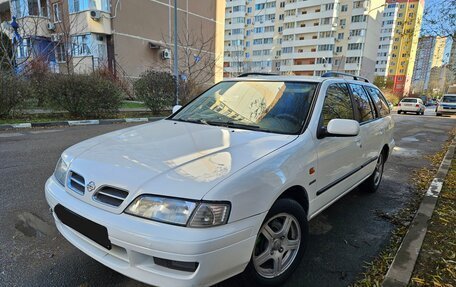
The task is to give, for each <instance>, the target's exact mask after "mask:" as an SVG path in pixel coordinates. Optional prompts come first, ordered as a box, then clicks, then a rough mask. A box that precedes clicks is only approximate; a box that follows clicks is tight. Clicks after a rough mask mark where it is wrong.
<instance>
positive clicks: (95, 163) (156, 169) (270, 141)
mask: <svg viewBox="0 0 456 287" xmlns="http://www.w3.org/2000/svg"><path fill="white" fill-rule="evenodd" d="M296 137H297V136H296V135H281V134H273V133H265V132H258V131H250V130H240V129H230V128H224V127H217V126H209V125H202V124H193V123H184V122H177V121H172V120H161V121H158V122H154V123H150V124H144V125H140V126H136V127H133V128H128V129H125V130H120V131H116V132H113V133H108V134H106V135H102V136H99V137H96V138H93V139H90V140H87V141H84V142H82V143H80V144H77V145H75V146H73V147H71V148H69V149H67V150H66V151H65V152H64V154H63V158H64V159H65V160H66V161H67V162H71V164H70V170H72V171H74V172H77V173H79V174H80V175H82V176H83V177H84V179H85V183H86V184H87V183H88V182H90V181H93V182H94V183H95V184H96V186H97V187H101V186H104V185H108V186H113V187H117V188H120V189H124V190H127V191H128V192H129V196H128V198H129V200H130V201H131V200H132V198H135V197H136V196H137V195H139V194H143V193H148V194H157V195H165V196H173V197H181V198H188V199H197V200H200V199H202V198H203V197H204V195H205V194H206V193H207V192H208V191H209V190H210V189H211V188H213V187H214V186H215V185H216V184H218V183H220V182H221V181H223V180H224V179H226V178H227V177H229V176H230V175H231V174H233V173H235V172H237V171H238V170H240V169H242V168H243V167H245V166H246V165H248V164H250V163H252V162H254V161H255V160H258V159H259V158H261V157H263V156H265V155H267V154H268V153H270V152H272V151H274V150H276V149H278V148H280V147H282V146H284V145H286V144H287V143H289V142H291V141H293V140H294V139H295V138H296Z"/></svg>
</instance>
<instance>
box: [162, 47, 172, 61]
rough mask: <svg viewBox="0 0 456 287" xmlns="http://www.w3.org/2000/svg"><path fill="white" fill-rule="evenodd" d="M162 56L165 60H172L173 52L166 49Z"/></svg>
mask: <svg viewBox="0 0 456 287" xmlns="http://www.w3.org/2000/svg"><path fill="white" fill-rule="evenodd" d="M161 56H162V59H163V60H168V59H171V52H170V51H169V50H168V49H165V50H163V51H162V53H161Z"/></svg>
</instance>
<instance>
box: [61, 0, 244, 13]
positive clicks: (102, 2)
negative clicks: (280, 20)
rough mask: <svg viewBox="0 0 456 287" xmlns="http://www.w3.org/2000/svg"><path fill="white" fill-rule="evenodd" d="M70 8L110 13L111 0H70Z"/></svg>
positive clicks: (76, 10) (79, 10) (74, 10)
mask: <svg viewBox="0 0 456 287" xmlns="http://www.w3.org/2000/svg"><path fill="white" fill-rule="evenodd" d="M236 7H239V6H235V7H233V11H234V10H235V9H236ZM243 7H244V6H243ZM68 8H69V10H70V13H77V12H81V11H87V10H100V11H104V12H108V13H109V0H68Z"/></svg>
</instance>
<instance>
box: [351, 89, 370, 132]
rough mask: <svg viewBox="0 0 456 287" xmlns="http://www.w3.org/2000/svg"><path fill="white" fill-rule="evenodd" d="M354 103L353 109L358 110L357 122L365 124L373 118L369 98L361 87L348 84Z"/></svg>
mask: <svg viewBox="0 0 456 287" xmlns="http://www.w3.org/2000/svg"><path fill="white" fill-rule="evenodd" d="M349 86H350V89H351V91H352V93H353V100H354V101H355V108H356V109H357V110H358V114H359V122H360V123H362V122H366V121H369V120H372V119H373V118H374V111H373V109H372V106H371V103H370V100H369V96H368V95H367V93H366V91H365V90H364V89H363V87H362V86H361V85H356V84H349Z"/></svg>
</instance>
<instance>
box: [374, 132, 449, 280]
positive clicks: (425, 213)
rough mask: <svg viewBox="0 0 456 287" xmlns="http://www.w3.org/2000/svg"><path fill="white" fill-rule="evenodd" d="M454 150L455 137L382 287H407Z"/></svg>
mask: <svg viewBox="0 0 456 287" xmlns="http://www.w3.org/2000/svg"><path fill="white" fill-rule="evenodd" d="M455 149H456V137H455V138H453V141H452V143H451V144H450V146H449V147H448V151H447V153H446V154H445V157H444V158H443V160H442V163H441V164H440V167H439V170H438V171H437V174H436V176H435V178H434V179H433V180H432V182H431V185H430V186H429V189H428V190H427V192H426V195H425V196H424V198H423V200H422V202H421V204H420V206H419V208H418V211H417V212H416V215H415V217H414V219H413V221H412V223H411V224H410V227H409V230H408V231H407V234H406V235H405V237H404V239H403V240H402V243H401V245H400V247H399V249H398V250H397V253H396V255H395V257H394V259H393V262H392V264H391V266H390V268H389V270H388V272H387V274H386V276H385V280H384V281H383V285H382V286H384V287H402V286H407V285H408V284H409V282H410V279H411V277H412V273H413V269H414V268H415V264H416V261H417V259H418V255H419V254H420V250H421V247H422V244H423V241H424V237H425V236H426V232H427V228H428V224H429V222H430V220H431V218H432V214H433V212H434V209H435V206H436V203H437V200H438V197H439V194H440V191H441V190H442V186H443V182H444V180H445V177H446V175H447V174H448V171H449V169H450V167H451V161H452V159H453V155H454V152H455Z"/></svg>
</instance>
